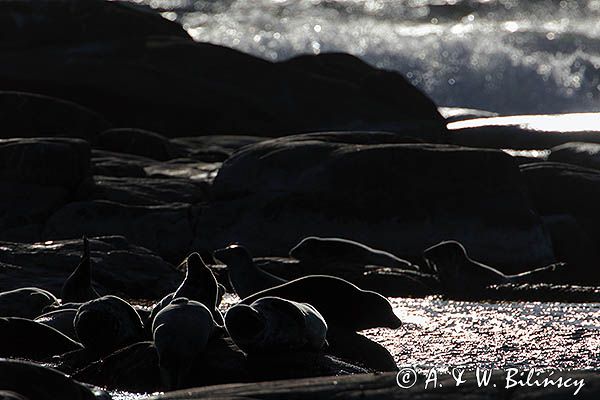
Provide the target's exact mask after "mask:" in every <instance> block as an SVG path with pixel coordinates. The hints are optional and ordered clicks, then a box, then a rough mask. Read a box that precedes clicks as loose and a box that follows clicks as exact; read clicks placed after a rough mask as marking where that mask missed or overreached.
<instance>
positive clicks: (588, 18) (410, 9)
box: [131, 0, 600, 114]
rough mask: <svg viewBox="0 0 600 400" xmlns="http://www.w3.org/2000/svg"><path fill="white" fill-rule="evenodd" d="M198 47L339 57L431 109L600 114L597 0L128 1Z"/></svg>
mask: <svg viewBox="0 0 600 400" xmlns="http://www.w3.org/2000/svg"><path fill="white" fill-rule="evenodd" d="M131 1H135V2H137V3H142V4H146V5H149V6H151V7H153V8H155V9H157V10H159V11H161V12H162V13H163V16H164V17H165V18H168V19H171V20H177V21H179V22H181V23H182V24H183V25H184V27H185V28H186V29H187V30H188V32H189V33H190V34H191V35H192V36H193V37H194V38H195V39H197V40H200V41H207V42H213V43H217V44H222V45H226V46H230V47H234V48H237V49H240V50H242V51H245V52H249V53H251V54H255V55H257V56H260V57H263V58H266V59H270V60H282V59H287V58H289V57H292V56H294V55H297V54H301V53H313V54H318V53H322V52H331V51H343V52H348V53H352V54H354V55H357V56H360V57H361V58H363V59H364V60H366V61H368V62H370V63H372V64H374V65H377V66H379V67H384V68H389V69H394V70H397V71H400V72H402V73H403V74H404V75H405V76H406V77H408V78H409V79H410V80H411V81H412V82H413V83H414V84H415V85H417V86H418V87H420V88H421V89H423V90H424V91H425V92H427V93H428V94H429V95H431V96H432V97H433V99H434V100H435V101H436V103H437V104H438V105H440V106H455V107H459V106H460V107H472V108H482V109H486V110H491V111H496V112H499V113H503V114H531V113H557V112H576V111H579V112H582V111H600V40H599V39H600V23H599V21H600V0H576V1H574V0H570V1H567V0H562V1H557V0H218V1H217V0H131Z"/></svg>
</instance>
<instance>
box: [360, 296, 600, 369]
mask: <svg viewBox="0 0 600 400" xmlns="http://www.w3.org/2000/svg"><path fill="white" fill-rule="evenodd" d="M391 301H392V303H393V306H394V310H395V312H396V314H397V315H398V316H399V317H400V319H401V320H402V321H403V322H404V326H403V327H402V328H400V329H399V330H397V331H392V330H389V329H375V330H370V331H368V332H366V335H367V336H368V337H370V338H371V339H373V340H376V341H377V342H379V343H381V344H383V345H385V346H386V347H387V348H388V350H390V352H392V354H393V355H394V358H395V359H396V362H397V363H398V365H402V366H414V367H419V368H430V367H436V368H442V369H443V368H448V367H450V368H452V367H459V366H460V367H465V368H469V369H475V368H476V367H480V368H500V369H502V368H506V367H519V368H530V367H536V368H542V369H593V370H598V371H600V303H593V304H568V303H538V302H531V303H523V302H506V303H475V302H459V301H447V300H441V299H439V298H435V297H431V298H425V299H403V298H402V299H391Z"/></svg>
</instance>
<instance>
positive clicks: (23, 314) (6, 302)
mask: <svg viewBox="0 0 600 400" xmlns="http://www.w3.org/2000/svg"><path fill="white" fill-rule="evenodd" d="M58 304H59V303H58V299H57V298H56V297H54V295H53V294H52V293H50V292H49V291H47V290H44V289H40V288H36V287H24V288H19V289H14V290H9V291H6V292H2V293H0V317H20V318H28V319H33V318H35V317H37V316H38V315H40V314H43V313H44V309H46V308H47V307H52V306H55V305H58Z"/></svg>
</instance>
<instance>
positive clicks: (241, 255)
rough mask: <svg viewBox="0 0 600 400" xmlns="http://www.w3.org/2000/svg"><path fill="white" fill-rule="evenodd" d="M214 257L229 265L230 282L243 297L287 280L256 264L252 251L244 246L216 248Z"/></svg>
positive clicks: (235, 245)
mask: <svg viewBox="0 0 600 400" xmlns="http://www.w3.org/2000/svg"><path fill="white" fill-rule="evenodd" d="M213 257H214V258H215V259H217V260H219V261H221V262H223V263H224V264H226V265H227V271H228V272H229V282H230V283H231V286H232V287H233V290H235V292H236V293H237V295H238V296H240V297H241V298H242V299H243V298H245V297H248V296H250V295H251V294H254V293H256V292H260V291H261V290H265V289H268V288H271V287H273V286H278V285H281V284H282V283H285V282H287V281H286V280H285V279H282V278H279V277H277V276H275V275H272V274H270V273H268V272H266V271H263V270H262V269H260V268H258V267H257V266H256V265H254V261H253V260H252V256H251V255H250V252H249V251H248V250H247V249H246V248H245V247H244V246H240V245H237V244H234V245H231V246H228V247H226V248H224V249H219V250H215V251H214V252H213Z"/></svg>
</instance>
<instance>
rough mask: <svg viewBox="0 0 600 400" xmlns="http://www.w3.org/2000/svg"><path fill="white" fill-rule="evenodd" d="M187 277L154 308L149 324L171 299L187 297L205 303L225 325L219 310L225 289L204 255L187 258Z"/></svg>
mask: <svg viewBox="0 0 600 400" xmlns="http://www.w3.org/2000/svg"><path fill="white" fill-rule="evenodd" d="M185 264H186V273H185V278H183V281H182V282H181V285H179V287H178V288H177V290H175V291H174V292H173V293H170V294H168V295H166V296H165V297H163V298H162V299H161V300H160V301H159V302H158V303H157V304H155V305H154V307H153V308H152V312H151V313H150V317H149V318H148V322H149V323H148V324H147V325H149V326H152V324H153V321H154V318H155V317H156V315H157V314H158V313H159V312H160V310H162V309H163V308H164V307H166V306H167V305H168V304H169V303H171V300H173V299H176V298H178V297H185V298H187V299H189V300H193V301H197V302H199V303H202V304H204V305H205V306H206V307H207V308H208V309H209V310H211V312H212V314H213V318H214V320H215V321H216V323H217V324H218V325H223V316H222V315H221V312H220V311H219V310H218V307H219V304H220V302H221V298H222V297H223V293H224V291H222V290H223V289H221V285H220V284H219V283H217V279H216V278H215V275H214V274H213V273H212V271H211V269H210V268H208V266H207V265H206V264H205V263H204V260H202V257H200V254H198V253H192V254H190V255H189V256H188V257H187V258H186V260H185Z"/></svg>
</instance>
